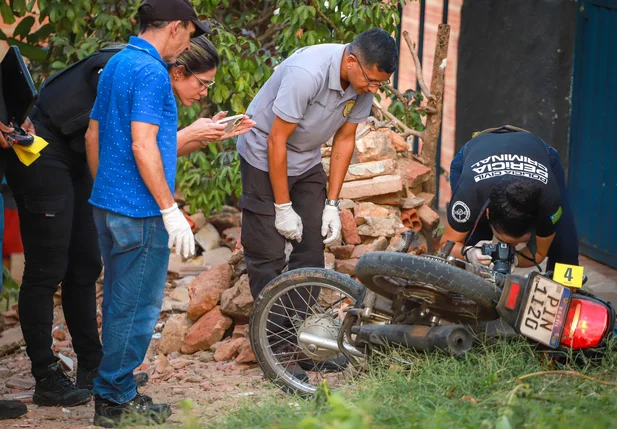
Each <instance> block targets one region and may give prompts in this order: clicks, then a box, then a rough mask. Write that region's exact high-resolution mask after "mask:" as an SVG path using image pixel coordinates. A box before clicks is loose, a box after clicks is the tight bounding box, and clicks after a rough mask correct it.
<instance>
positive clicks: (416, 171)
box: [397, 158, 431, 188]
mask: <svg viewBox="0 0 617 429" xmlns="http://www.w3.org/2000/svg"><path fill="white" fill-rule="evenodd" d="M397 164H398V174H399V175H400V176H401V179H402V180H403V184H404V185H405V186H407V187H409V188H412V187H415V186H418V185H420V184H422V183H423V182H426V181H427V180H428V178H429V176H430V175H431V169H430V168H428V167H427V166H425V165H422V164H420V163H419V162H416V161H412V160H411V159H407V158H400V159H398V160H397Z"/></svg>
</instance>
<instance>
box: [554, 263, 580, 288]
mask: <svg viewBox="0 0 617 429" xmlns="http://www.w3.org/2000/svg"><path fill="white" fill-rule="evenodd" d="M584 270H585V269H584V268H583V267H577V266H576V265H566V264H555V272H554V274H553V280H554V281H556V282H557V283H561V284H562V285H564V286H567V287H576V288H579V287H582V286H583V272H584Z"/></svg>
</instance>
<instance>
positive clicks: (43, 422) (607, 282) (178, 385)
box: [0, 258, 617, 429]
mask: <svg viewBox="0 0 617 429" xmlns="http://www.w3.org/2000/svg"><path fill="white" fill-rule="evenodd" d="M581 265H583V266H585V268H586V273H587V275H588V276H589V282H588V283H587V285H586V287H587V288H589V289H591V290H592V291H594V292H595V293H596V294H598V295H599V296H600V297H603V298H605V299H608V300H610V301H611V302H613V303H614V304H617V270H613V269H611V268H609V267H606V266H604V265H601V264H599V263H597V262H595V261H592V260H589V259H587V258H582V259H581ZM59 308H60V307H57V309H56V310H58V309H59ZM155 338H156V337H155ZM15 341H16V342H21V343H22V344H23V339H22V337H21V331H20V328H19V326H14V327H12V328H10V329H8V330H7V331H4V332H3V334H2V337H1V338H0V351H1V350H2V348H1V347H2V344H7V343H11V342H15ZM157 341H158V340H157V339H153V341H152V343H151V345H150V351H149V353H148V357H147V359H146V361H145V362H146V363H144V365H143V366H142V368H141V370H144V371H146V372H148V374H149V376H150V382H149V383H148V384H147V385H146V386H144V387H143V388H142V389H140V391H141V392H142V393H145V394H147V395H150V396H152V397H153V398H154V399H155V401H158V402H166V403H169V404H171V405H172V407H173V410H174V414H173V415H172V416H171V417H170V419H169V421H168V422H169V424H168V425H166V427H176V428H181V427H182V426H183V422H184V421H185V420H186V419H187V417H188V416H190V415H194V416H198V417H199V421H200V422H202V423H205V422H212V419H213V418H217V417H220V416H221V415H223V414H224V413H225V412H227V411H230V410H232V409H234V408H235V407H237V405H238V403H239V402H242V401H243V400H246V399H247V398H248V399H249V400H251V398H255V399H257V398H262V397H264V396H266V395H268V396H269V395H281V394H282V393H281V392H280V391H279V390H278V389H277V388H275V387H273V386H272V384H271V383H269V382H267V381H265V380H264V378H263V376H262V373H261V370H260V369H259V367H258V366H257V365H256V364H252V365H246V364H237V363H235V362H214V361H213V356H212V355H213V354H212V352H197V353H195V354H194V355H181V354H180V355H177V354H175V353H172V354H171V355H170V356H169V363H170V364H171V366H172V367H173V368H174V371H173V372H172V373H170V374H167V375H165V376H161V375H160V374H157V373H156V371H155V360H156V355H155V354H154V353H155V350H156V344H157ZM60 353H62V354H64V355H66V356H67V357H69V358H71V359H72V360H73V361H74V358H75V356H74V353H73V351H72V350H71V349H70V348H66V349H62V350H60ZM69 375H70V376H73V377H74V371H72V372H69ZM33 387H34V379H33V378H32V376H31V375H30V361H29V359H28V357H27V355H26V352H25V347H24V346H23V345H22V346H21V347H19V348H18V350H17V351H15V352H14V353H11V354H9V355H7V356H4V357H1V358H0V398H2V397H4V398H6V399H19V400H22V401H23V402H25V403H26V404H27V406H28V413H27V415H25V416H23V417H21V418H19V419H15V420H2V421H0V428H2V429H4V428H45V429H67V428H74V429H77V428H94V427H95V426H94V425H93V424H92V418H93V415H94V404H93V402H91V403H90V404H88V405H83V406H79V407H73V408H70V409H66V408H62V407H38V406H37V405H35V404H33V403H32V391H33ZM186 399H190V400H191V401H192V402H193V404H194V408H193V410H192V411H191V412H190V413H191V414H189V415H188V416H187V414H186V413H185V411H184V410H183V407H182V402H183V401H184V400H186Z"/></svg>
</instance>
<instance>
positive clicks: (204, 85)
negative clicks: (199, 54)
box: [179, 64, 215, 91]
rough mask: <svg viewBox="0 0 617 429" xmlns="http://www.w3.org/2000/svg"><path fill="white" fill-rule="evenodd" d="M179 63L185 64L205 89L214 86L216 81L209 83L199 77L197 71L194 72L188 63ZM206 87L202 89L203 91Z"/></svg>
mask: <svg viewBox="0 0 617 429" xmlns="http://www.w3.org/2000/svg"><path fill="white" fill-rule="evenodd" d="M179 65H183V66H184V68H186V69H187V70H188V71H189V73H190V74H192V75H193V76H194V77H195V79H197V80H198V81H199V83H200V84H201V85H202V86H203V87H204V89H205V90H207V89H210V88H212V87H213V86H214V84H215V82H214V81H212V82H208V83H206V82H204V81H203V80H201V79H200V78H198V77H197V75H196V74H195V73H193V71H192V70H191V69H190V68H189V66H187V65H186V64H179ZM204 89H202V91H203V90H204Z"/></svg>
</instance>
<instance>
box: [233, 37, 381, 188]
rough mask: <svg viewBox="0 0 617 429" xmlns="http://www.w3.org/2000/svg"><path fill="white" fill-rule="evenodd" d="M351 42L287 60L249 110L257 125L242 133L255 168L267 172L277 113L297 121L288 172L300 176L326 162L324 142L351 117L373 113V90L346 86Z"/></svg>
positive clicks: (241, 147)
mask: <svg viewBox="0 0 617 429" xmlns="http://www.w3.org/2000/svg"><path fill="white" fill-rule="evenodd" d="M346 46H347V45H339V44H323V45H316V46H310V47H307V48H302V49H299V50H298V51H296V52H295V53H294V54H293V55H292V56H291V57H289V58H288V59H286V60H285V61H283V62H282V63H281V64H280V65H279V66H278V67H277V69H276V70H275V72H274V73H273V74H272V76H271V77H270V79H268V81H267V82H266V83H265V85H264V86H263V87H262V88H261V90H260V91H259V93H258V94H257V95H256V96H255V98H254V99H253V101H252V102H251V104H250V105H249V107H248V109H247V112H246V113H247V115H249V116H250V117H251V118H252V119H253V120H254V121H255V122H256V125H255V126H254V127H253V128H252V129H251V131H249V132H248V133H246V134H244V135H242V136H240V137H239V138H238V144H237V147H238V153H239V154H240V155H241V156H242V157H243V158H244V159H245V160H246V161H247V162H248V163H249V164H250V165H252V166H253V167H255V168H257V169H259V170H262V171H268V143H267V140H268V135H269V134H270V130H271V128H272V123H273V122H274V118H275V116H278V117H279V118H281V119H283V120H284V121H287V122H291V123H294V124H298V126H297V128H296V130H295V131H294V132H293V134H292V135H291V136H290V137H289V140H288V141H287V151H288V152H287V173H288V175H289V176H299V175H301V174H303V173H305V172H306V171H308V170H309V169H311V168H312V167H314V166H315V165H317V164H319V162H321V150H320V148H321V146H322V145H323V144H324V143H326V142H327V141H328V140H329V139H330V138H331V137H332V136H333V135H334V134H335V133H336V132H337V131H338V129H339V128H340V127H341V126H342V125H343V124H345V123H346V122H350V123H354V124H359V123H361V122H364V121H366V119H367V118H368V116H369V114H370V111H371V106H372V103H373V94H372V93H367V94H361V95H359V94H357V93H356V92H355V91H354V89H353V88H352V87H351V85H350V86H348V87H347V89H346V90H343V88H342V86H341V61H342V59H343V53H344V51H345V47H346Z"/></svg>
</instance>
